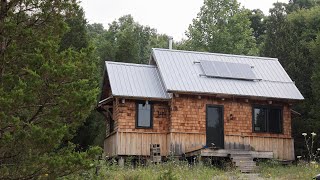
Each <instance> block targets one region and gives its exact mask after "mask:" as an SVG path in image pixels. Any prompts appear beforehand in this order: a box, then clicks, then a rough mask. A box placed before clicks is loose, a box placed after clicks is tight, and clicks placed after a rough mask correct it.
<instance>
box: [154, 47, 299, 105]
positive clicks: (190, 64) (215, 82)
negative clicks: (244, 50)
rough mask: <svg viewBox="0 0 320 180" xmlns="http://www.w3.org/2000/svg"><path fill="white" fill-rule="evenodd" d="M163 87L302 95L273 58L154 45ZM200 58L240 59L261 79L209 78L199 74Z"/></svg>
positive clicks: (289, 96) (287, 96)
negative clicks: (158, 47)
mask: <svg viewBox="0 0 320 180" xmlns="http://www.w3.org/2000/svg"><path fill="white" fill-rule="evenodd" d="M152 55H153V58H154V60H155V61H156V62H155V63H156V65H157V66H158V69H159V72H160V74H161V77H162V80H163V82H164V84H165V87H166V90H167V91H169V92H171V91H172V92H197V93H213V94H230V95H236V96H255V97H268V98H279V99H294V100H302V99H304V98H303V96H302V95H301V93H300V92H299V90H298V88H297V87H296V86H295V84H294V82H293V81H292V80H291V79H290V77H289V76H288V74H287V73H286V72H285V70H284V69H283V67H282V66H281V64H280V63H279V61H278V60H277V59H275V58H264V57H254V56H240V55H228V54H216V53H204V52H192V51H179V50H168V49H153V50H152ZM200 60H206V61H221V62H233V63H243V64H248V65H250V66H253V67H254V68H253V69H252V70H253V72H254V74H255V75H256V77H257V79H261V80H260V81H245V80H236V79H223V78H209V77H203V76H200V74H203V71H202V69H201V67H200V64H199V63H195V62H199V61H200Z"/></svg>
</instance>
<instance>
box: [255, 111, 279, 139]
mask: <svg viewBox="0 0 320 180" xmlns="http://www.w3.org/2000/svg"><path fill="white" fill-rule="evenodd" d="M254 109H266V110H267V113H266V118H265V120H264V121H265V122H264V123H265V126H266V131H256V130H255V128H254V127H255V126H254V120H255V119H254V118H255V117H254ZM271 109H277V110H280V124H279V125H280V126H281V127H280V132H270V130H269V116H270V115H269V113H270V110H271ZM251 122H252V132H253V133H268V134H283V133H284V129H283V128H284V127H283V124H284V122H283V106H271V105H252V121H251Z"/></svg>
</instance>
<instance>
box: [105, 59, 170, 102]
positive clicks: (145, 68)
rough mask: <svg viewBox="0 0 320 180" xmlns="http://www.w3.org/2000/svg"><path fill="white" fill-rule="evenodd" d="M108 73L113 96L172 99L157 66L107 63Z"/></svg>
mask: <svg viewBox="0 0 320 180" xmlns="http://www.w3.org/2000/svg"><path fill="white" fill-rule="evenodd" d="M106 71H107V73H108V77H109V81H110V86H111V91H112V95H113V96H125V97H143V98H155V99H169V98H170V97H169V95H168V93H167V92H166V89H165V88H164V86H163V83H162V81H161V78H160V75H159V72H158V69H157V67H156V66H152V65H142V64H131V63H119V62H110V61H106Z"/></svg>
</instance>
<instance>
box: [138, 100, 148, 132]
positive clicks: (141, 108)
mask: <svg viewBox="0 0 320 180" xmlns="http://www.w3.org/2000/svg"><path fill="white" fill-rule="evenodd" d="M136 106H137V107H136V109H137V110H136V113H137V120H136V127H137V128H152V104H150V103H148V101H144V102H137V105H136Z"/></svg>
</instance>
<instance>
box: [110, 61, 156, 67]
mask: <svg viewBox="0 0 320 180" xmlns="http://www.w3.org/2000/svg"><path fill="white" fill-rule="evenodd" d="M105 63H106V64H115V65H123V66H136V67H148V68H157V67H156V66H154V65H149V64H135V63H125V62H115V61H105Z"/></svg>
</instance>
